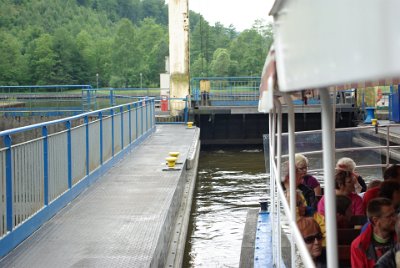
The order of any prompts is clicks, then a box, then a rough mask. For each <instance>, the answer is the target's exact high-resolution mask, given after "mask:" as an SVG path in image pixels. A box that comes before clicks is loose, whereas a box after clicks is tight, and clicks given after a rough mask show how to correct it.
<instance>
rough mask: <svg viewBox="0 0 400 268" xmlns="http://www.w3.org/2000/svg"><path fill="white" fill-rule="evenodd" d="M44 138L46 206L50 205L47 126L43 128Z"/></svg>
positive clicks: (44, 191)
mask: <svg viewBox="0 0 400 268" xmlns="http://www.w3.org/2000/svg"><path fill="white" fill-rule="evenodd" d="M42 136H43V198H44V200H43V201H44V205H45V206H47V205H48V204H49V146H48V143H49V138H48V131H47V126H43V127H42Z"/></svg>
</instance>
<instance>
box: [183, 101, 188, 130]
mask: <svg viewBox="0 0 400 268" xmlns="http://www.w3.org/2000/svg"><path fill="white" fill-rule="evenodd" d="M188 96H189V95H186V100H185V110H184V113H183V114H184V120H185V124H186V123H187V122H188V113H189V108H188V102H189V98H188Z"/></svg>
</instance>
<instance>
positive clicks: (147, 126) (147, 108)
mask: <svg viewBox="0 0 400 268" xmlns="http://www.w3.org/2000/svg"><path fill="white" fill-rule="evenodd" d="M147 102H148V101H147V97H146V99H145V100H144V108H145V110H146V132H147V130H149V124H148V121H149V113H148V110H149V107H148V104H147Z"/></svg>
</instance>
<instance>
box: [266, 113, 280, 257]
mask: <svg viewBox="0 0 400 268" xmlns="http://www.w3.org/2000/svg"><path fill="white" fill-rule="evenodd" d="M273 124H274V122H273V113H272V112H271V111H270V112H269V113H268V133H269V144H268V146H269V167H270V168H269V170H270V179H269V189H270V190H269V195H270V199H271V206H270V207H271V221H272V225H271V228H274V226H275V213H276V212H275V210H276V206H275V204H276V200H275V175H276V174H274V172H272V170H273V167H272V166H273V165H274V161H275V151H274V150H271V149H272V144H273V142H274V136H275V132H274V130H273V127H272V126H273ZM272 245H276V232H274V230H272ZM275 252H276V250H275V248H274V247H272V263H273V264H275V265H276V263H277V261H276V260H277V259H278V258H277V256H276V254H275Z"/></svg>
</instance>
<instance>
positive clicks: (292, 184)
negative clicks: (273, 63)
mask: <svg viewBox="0 0 400 268" xmlns="http://www.w3.org/2000/svg"><path fill="white" fill-rule="evenodd" d="M283 97H284V99H285V102H286V103H287V107H288V134H289V136H288V145H289V146H288V147H289V162H288V163H289V188H290V189H289V193H290V204H289V205H290V214H291V217H292V220H293V221H294V222H296V171H295V164H294V162H295V153H296V147H295V133H294V132H295V121H294V108H293V100H292V98H291V96H290V95H288V94H287V93H285V94H283ZM291 238H292V239H291V261H292V267H295V258H296V252H295V250H296V249H295V247H294V234H293V232H291Z"/></svg>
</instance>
